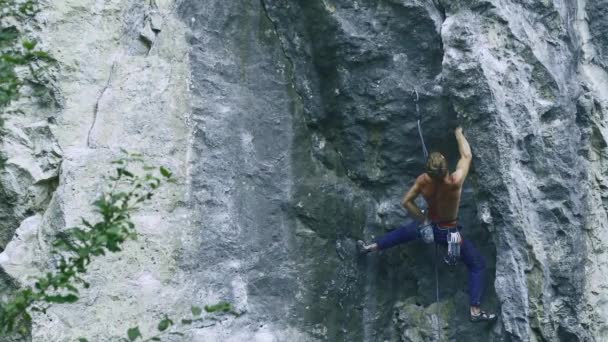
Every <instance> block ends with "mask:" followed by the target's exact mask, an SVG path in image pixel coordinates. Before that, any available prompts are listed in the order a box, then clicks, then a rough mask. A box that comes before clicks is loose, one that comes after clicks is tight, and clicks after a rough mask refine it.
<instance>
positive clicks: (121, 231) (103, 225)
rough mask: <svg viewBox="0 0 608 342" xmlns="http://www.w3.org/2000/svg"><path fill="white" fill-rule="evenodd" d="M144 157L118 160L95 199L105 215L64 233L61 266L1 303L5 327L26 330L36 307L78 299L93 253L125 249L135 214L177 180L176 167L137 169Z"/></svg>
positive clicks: (57, 245) (58, 250)
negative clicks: (174, 175) (164, 183)
mask: <svg viewBox="0 0 608 342" xmlns="http://www.w3.org/2000/svg"><path fill="white" fill-rule="evenodd" d="M142 162H143V161H142V158H141V155H139V154H134V153H129V154H127V155H126V156H125V157H124V158H121V159H119V160H116V161H114V162H112V163H113V164H114V165H115V166H116V168H115V172H116V173H115V174H114V175H112V176H111V177H109V181H110V186H109V187H108V189H107V190H106V191H104V192H103V193H102V194H101V195H100V196H99V198H98V199H97V200H96V201H95V202H94V203H93V206H94V207H95V211H96V212H97V213H98V214H99V217H100V219H99V221H97V222H89V221H88V220H86V219H84V218H83V219H81V224H80V226H77V227H73V228H70V229H67V230H65V231H63V232H61V233H60V235H59V236H58V238H57V240H56V241H55V242H54V243H53V247H54V249H53V250H52V253H53V254H55V256H56V258H57V268H56V270H54V271H52V272H47V273H46V274H45V275H43V276H40V277H38V278H37V279H36V280H35V282H34V284H33V286H28V287H25V288H24V289H22V290H20V291H18V292H17V293H16V294H15V295H14V296H13V298H12V299H11V300H10V301H8V302H5V303H2V304H1V305H0V333H11V332H14V331H17V332H19V333H21V334H26V333H27V331H28V326H29V324H30V323H31V319H32V318H31V313H32V312H42V313H46V311H47V310H48V309H49V308H50V307H51V306H52V305H54V304H64V303H74V302H76V301H77V300H78V298H79V288H82V287H84V288H88V287H89V286H90V284H89V283H88V282H87V281H86V280H85V279H84V278H83V276H84V274H85V273H86V272H87V269H88V266H89V264H90V263H91V260H92V258H93V257H96V256H101V255H105V254H106V253H107V252H119V251H121V250H122V245H123V243H124V242H125V241H127V240H129V239H135V238H136V237H137V231H136V230H135V224H134V223H133V221H132V220H131V214H132V213H133V211H134V210H136V209H137V208H139V207H140V206H141V205H143V204H144V203H145V201H147V200H149V199H151V198H152V196H153V195H154V192H155V191H156V190H157V189H158V188H159V186H161V184H162V183H163V181H165V182H173V178H172V173H171V171H169V170H168V169H166V168H164V167H160V168H154V167H149V166H143V174H141V175H139V174H138V173H137V172H135V171H133V170H132V169H131V166H132V165H133V164H141V163H142Z"/></svg>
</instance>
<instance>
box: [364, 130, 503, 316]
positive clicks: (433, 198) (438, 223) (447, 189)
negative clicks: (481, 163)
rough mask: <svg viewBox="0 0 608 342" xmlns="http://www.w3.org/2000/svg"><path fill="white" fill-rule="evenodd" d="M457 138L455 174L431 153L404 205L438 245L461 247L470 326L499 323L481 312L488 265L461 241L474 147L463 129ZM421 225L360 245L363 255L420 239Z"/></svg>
mask: <svg viewBox="0 0 608 342" xmlns="http://www.w3.org/2000/svg"><path fill="white" fill-rule="evenodd" d="M455 134H456V141H457V142H458V151H459V152H460V160H459V161H458V165H457V166H456V171H455V172H454V173H452V174H450V173H449V172H448V165H447V161H446V159H445V157H444V156H443V155H441V153H439V152H433V153H431V154H430V155H429V157H428V160H427V163H426V172H425V173H423V174H422V175H420V176H418V178H417V179H416V182H414V185H413V186H412V188H411V189H410V190H409V191H408V192H407V193H406V194H405V196H404V197H403V201H402V202H401V203H402V205H403V207H405V209H407V211H408V212H409V213H410V214H411V215H412V216H414V218H416V219H417V220H418V221H419V222H420V223H423V224H424V225H425V226H426V225H429V224H430V225H431V226H432V227H433V234H432V235H433V239H434V241H435V243H436V244H440V245H443V246H447V244H448V238H449V239H450V240H451V241H453V242H456V243H457V244H460V257H461V259H462V261H463V262H464V263H465V264H466V266H467V268H468V272H469V298H470V314H471V322H482V321H493V320H495V319H496V315H494V314H489V313H486V312H484V311H483V310H481V309H480V304H481V297H482V294H483V275H484V271H485V261H484V259H483V257H482V256H481V254H480V253H479V251H478V250H477V248H475V246H474V245H473V243H471V241H469V240H464V239H462V238H461V236H460V230H461V229H462V226H460V225H459V224H458V207H459V204H460V194H461V192H462V184H463V183H464V180H465V179H466V177H467V174H468V173H469V167H470V166H471V159H472V154H471V147H470V146H469V143H468V142H467V139H466V138H465V137H464V135H463V134H462V128H461V127H458V128H456V131H455ZM420 194H422V196H423V197H424V199H425V201H426V203H427V205H428V208H429V209H428V217H427V216H426V215H425V214H424V212H423V211H422V210H420V208H418V206H417V205H416V203H415V202H414V200H415V199H416V197H418V195H420ZM418 225H419V223H418V222H416V221H414V222H412V223H410V224H408V225H405V226H402V227H400V228H398V229H395V230H393V231H391V232H389V233H388V234H386V235H384V236H382V237H381V238H379V239H378V240H377V241H376V242H375V243H372V244H370V245H365V244H364V243H363V242H362V241H359V242H358V244H359V247H360V249H361V252H362V253H368V252H372V251H374V252H375V251H380V250H384V249H387V248H391V247H393V246H396V245H398V244H402V243H406V242H409V241H413V240H416V239H419V238H420V234H419V231H418Z"/></svg>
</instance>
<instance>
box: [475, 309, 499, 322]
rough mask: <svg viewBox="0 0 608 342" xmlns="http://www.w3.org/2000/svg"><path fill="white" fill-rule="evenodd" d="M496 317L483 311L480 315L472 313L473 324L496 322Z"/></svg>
mask: <svg viewBox="0 0 608 342" xmlns="http://www.w3.org/2000/svg"><path fill="white" fill-rule="evenodd" d="M496 318H497V317H496V315H495V314H492V313H487V312H485V311H483V310H480V311H479V313H478V314H476V315H475V314H473V313H471V322H473V323H478V322H493V321H495V320H496Z"/></svg>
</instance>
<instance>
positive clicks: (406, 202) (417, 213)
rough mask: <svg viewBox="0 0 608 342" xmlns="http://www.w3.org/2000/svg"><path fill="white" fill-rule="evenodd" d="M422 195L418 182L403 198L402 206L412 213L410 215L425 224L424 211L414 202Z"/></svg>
mask: <svg viewBox="0 0 608 342" xmlns="http://www.w3.org/2000/svg"><path fill="white" fill-rule="evenodd" d="M418 194H420V185H419V184H418V181H417V180H416V182H414V185H413V186H412V187H411V188H410V190H409V191H408V192H407V193H406V194H405V196H403V200H402V201H401V205H403V207H404V208H405V209H406V210H407V211H408V212H409V213H410V215H412V216H414V218H415V219H417V220H418V221H420V222H424V221H425V219H426V217H425V215H424V213H423V212H422V210H420V208H418V206H417V205H416V203H415V202H414V200H415V199H416V197H418Z"/></svg>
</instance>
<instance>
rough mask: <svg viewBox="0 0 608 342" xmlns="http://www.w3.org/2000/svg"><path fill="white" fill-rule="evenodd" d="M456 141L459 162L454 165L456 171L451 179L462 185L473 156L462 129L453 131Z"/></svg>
mask: <svg viewBox="0 0 608 342" xmlns="http://www.w3.org/2000/svg"><path fill="white" fill-rule="evenodd" d="M455 135H456V141H457V142H458V152H460V160H459V161H458V164H457V165H456V171H455V172H454V174H453V179H454V181H456V182H457V183H460V184H462V183H464V180H465V178H467V175H468V174H469V168H470V166H471V160H473V154H472V153H471V146H469V142H468V141H467V138H465V137H464V134H463V133H462V127H460V126H459V127H458V128H456V131H455Z"/></svg>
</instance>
